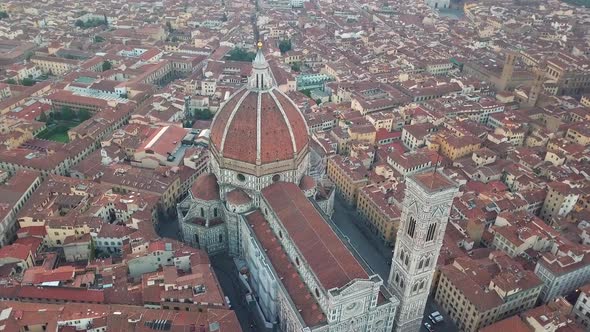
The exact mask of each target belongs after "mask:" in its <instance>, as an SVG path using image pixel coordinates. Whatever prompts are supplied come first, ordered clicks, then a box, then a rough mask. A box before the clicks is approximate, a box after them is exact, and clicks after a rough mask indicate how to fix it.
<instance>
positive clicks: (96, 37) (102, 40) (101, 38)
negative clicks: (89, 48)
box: [94, 36, 105, 43]
mask: <svg viewBox="0 0 590 332" xmlns="http://www.w3.org/2000/svg"><path fill="white" fill-rule="evenodd" d="M104 41H105V39H104V37H101V36H94V42H95V43H102V42H104Z"/></svg>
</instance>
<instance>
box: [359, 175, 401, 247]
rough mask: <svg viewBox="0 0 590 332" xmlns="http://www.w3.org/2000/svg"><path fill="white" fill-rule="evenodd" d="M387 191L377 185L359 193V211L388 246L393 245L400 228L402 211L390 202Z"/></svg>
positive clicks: (365, 188) (389, 192) (364, 188)
mask: <svg viewBox="0 0 590 332" xmlns="http://www.w3.org/2000/svg"><path fill="white" fill-rule="evenodd" d="M388 194H391V190H389V191H387V190H385V189H384V188H380V187H378V186H377V185H375V184H370V185H368V186H366V187H363V188H361V189H360V190H359V192H358V200H357V211H358V213H359V214H360V215H361V216H362V217H363V218H364V219H365V220H366V221H367V222H368V223H369V226H370V228H371V229H372V230H373V231H374V232H375V233H376V234H378V235H379V237H381V239H382V240H383V241H384V242H385V243H387V244H393V241H394V240H395V235H396V234H397V230H398V228H399V222H400V216H401V211H400V209H399V208H398V207H397V206H395V205H394V204H391V203H389V202H388V196H391V195H388Z"/></svg>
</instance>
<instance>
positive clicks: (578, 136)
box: [565, 121, 590, 146]
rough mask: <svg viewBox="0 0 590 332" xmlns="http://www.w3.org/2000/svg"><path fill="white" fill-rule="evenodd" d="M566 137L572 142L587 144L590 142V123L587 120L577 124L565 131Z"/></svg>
mask: <svg viewBox="0 0 590 332" xmlns="http://www.w3.org/2000/svg"><path fill="white" fill-rule="evenodd" d="M565 138H566V139H567V140H569V141H570V142H572V143H577V144H580V145H584V146H587V145H589V144H590V124H589V123H588V122H586V121H584V122H580V123H578V124H575V125H574V126H572V127H570V128H569V129H568V130H567V132H566V133H565Z"/></svg>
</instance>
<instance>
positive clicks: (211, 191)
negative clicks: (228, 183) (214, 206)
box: [191, 173, 219, 201]
mask: <svg viewBox="0 0 590 332" xmlns="http://www.w3.org/2000/svg"><path fill="white" fill-rule="evenodd" d="M191 195H192V196H193V198H194V199H200V200H203V201H218V200H219V185H218V184H217V178H216V177H215V175H214V174H211V173H206V174H201V175H199V177H198V178H197V179H196V180H195V183H193V186H192V187H191Z"/></svg>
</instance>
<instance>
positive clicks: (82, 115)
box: [78, 109, 92, 121]
mask: <svg viewBox="0 0 590 332" xmlns="http://www.w3.org/2000/svg"><path fill="white" fill-rule="evenodd" d="M91 117H92V116H91V115H90V112H88V110H85V109H81V110H80V111H78V119H79V120H80V121H86V120H88V119H90V118H91Z"/></svg>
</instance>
